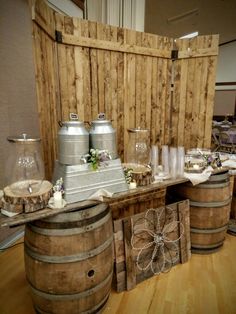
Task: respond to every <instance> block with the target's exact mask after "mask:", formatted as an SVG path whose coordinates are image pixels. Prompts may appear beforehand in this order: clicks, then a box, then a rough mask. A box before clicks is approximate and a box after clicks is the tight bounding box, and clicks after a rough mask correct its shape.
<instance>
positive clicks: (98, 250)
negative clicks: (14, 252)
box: [25, 204, 113, 314]
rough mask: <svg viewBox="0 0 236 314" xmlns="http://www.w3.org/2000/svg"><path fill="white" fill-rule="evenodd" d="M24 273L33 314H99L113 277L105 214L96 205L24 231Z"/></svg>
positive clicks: (108, 219) (109, 229) (109, 230)
mask: <svg viewBox="0 0 236 314" xmlns="http://www.w3.org/2000/svg"><path fill="white" fill-rule="evenodd" d="M25 271H26V277H27V280H28V282H29V284H30V288H31V294H32V298H33V303H34V307H35V309H36V311H37V313H43V314H45V313H55V314H64V313H66V314H68V313H70V314H74V313H97V312H98V311H100V310H101V309H102V308H103V307H104V306H105V304H106V302H107V299H108V297H109V294H110V290H111V282H112V274H113V229H112V220H111V214H110V211H109V208H108V206H107V205H106V204H99V205H96V206H93V207H90V208H86V209H83V210H76V209H75V210H74V211H72V212H68V213H62V214H59V215H57V216H54V217H50V218H46V219H42V220H37V221H34V222H31V223H28V224H27V225H26V230H25Z"/></svg>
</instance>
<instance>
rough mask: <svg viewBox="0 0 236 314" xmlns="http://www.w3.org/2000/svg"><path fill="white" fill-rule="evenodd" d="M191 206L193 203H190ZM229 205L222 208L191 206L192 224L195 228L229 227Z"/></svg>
mask: <svg viewBox="0 0 236 314" xmlns="http://www.w3.org/2000/svg"><path fill="white" fill-rule="evenodd" d="M190 204H191V203H190ZM229 208H230V200H228V204H227V205H224V206H220V207H196V206H192V205H191V210H190V224H191V227H193V228H201V229H207V228H210V229H214V228H218V227H219V226H224V225H227V223H228V221H229Z"/></svg>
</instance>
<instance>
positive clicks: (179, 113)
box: [35, 1, 218, 173]
mask: <svg viewBox="0 0 236 314" xmlns="http://www.w3.org/2000/svg"><path fill="white" fill-rule="evenodd" d="M36 2H37V3H38V1H36ZM39 3H40V1H39ZM48 10H49V11H50V10H51V9H48ZM38 11H40V10H38ZM40 12H41V13H40V14H42V17H41V19H42V18H43V19H45V17H46V16H47V15H48V14H49V16H50V17H53V18H54V17H55V28H56V29H57V30H58V31H61V32H62V33H64V34H67V35H69V34H70V35H72V36H75V38H76V37H77V38H78V37H80V36H82V37H83V38H92V39H95V40H96V39H102V40H104V41H108V42H109V43H111V42H114V43H117V42H118V43H122V44H130V45H135V46H137V47H139V46H140V47H143V48H146V47H150V48H152V49H153V48H154V49H158V50H159V51H162V50H163V51H167V50H169V51H171V50H172V49H173V39H169V38H167V37H161V36H157V35H151V34H145V33H141V32H135V31H132V30H126V29H122V28H117V27H114V26H108V25H104V24H100V23H96V22H90V21H85V20H80V19H77V18H71V17H64V16H62V15H60V14H57V13H52V12H51V13H49V12H46V11H45V13H44V9H43V8H42V10H41V11H40ZM43 14H45V16H43ZM45 20H46V19H45ZM35 22H36V23H37V20H36V19H35ZM39 22H40V21H39ZM52 24H53V25H54V23H52ZM41 27H42V26H41ZM50 27H53V26H52V25H50ZM38 32H39V33H40V36H43V35H41V32H44V33H45V32H47V27H45V28H43V29H39V30H38ZM48 37H50V38H51V37H52V36H51V35H50V34H49V36H48ZM176 44H177V49H179V50H180V51H185V54H182V55H187V54H186V48H190V49H192V50H193V51H194V50H196V49H199V51H201V49H203V51H206V50H204V49H205V48H211V49H210V50H211V51H215V50H216V48H217V45H218V38H217V36H216V35H213V36H200V37H198V38H194V39H191V40H189V39H182V40H177V42H176ZM35 45H37V43H35ZM45 45H46V46H47V45H50V42H49V41H48V40H46V41H45ZM54 45H55V46H56V47H57V56H56V55H55V57H52V55H51V51H53V50H51V49H49V48H47V47H46V46H45V47H42V46H40V45H38V50H39V51H38V54H37V56H36V64H37V63H38V66H37V67H38V69H39V64H42V60H41V61H40V58H42V57H41V54H43V52H44V51H43V49H45V51H46V54H47V55H48V56H49V57H48V59H49V60H50V59H51V61H53V60H54V61H55V60H58V61H57V62H56V63H57V65H56V66H55V67H57V68H58V70H55V69H54V73H53V71H52V68H53V66H52V65H50V64H48V65H47V64H46V63H43V64H42V70H41V71H42V73H41V76H40V79H41V80H42V82H38V83H37V84H38V86H37V90H39V89H41V92H39V95H40V93H41V97H42V99H44V100H45V103H47V105H46V107H47V108H48V109H49V111H48V110H47V109H45V107H43V105H42V101H41V104H40V100H39V113H40V120H41V134H42V138H43V143H44V144H43V145H44V155H45V163H46V168H47V169H49V170H47V171H49V173H51V172H52V168H53V163H54V160H55V155H56V150H57V146H56V143H55V141H56V137H57V136H56V133H57V120H68V118H69V113H70V112H72V111H75V112H77V113H78V114H79V118H80V120H84V121H91V120H93V119H95V118H96V116H97V113H98V112H105V113H106V115H107V118H108V119H111V120H113V122H112V123H113V126H114V128H115V129H116V131H117V139H118V142H117V147H118V154H119V156H120V157H121V159H122V160H124V159H125V153H126V151H127V147H128V141H129V139H128V133H127V128H129V127H138V126H140V127H143V128H148V129H149V130H150V144H157V145H159V146H161V145H163V144H168V145H170V144H172V145H176V146H177V145H184V146H185V148H189V147H195V146H198V145H200V146H203V147H209V146H210V140H211V123H209V121H210V120H211V118H212V111H213V98H214V79H215V68H216V56H215V55H214V56H209V55H208V56H205V55H204V56H198V57H197V58H196V57H189V58H185V59H182V60H177V61H174V72H175V75H174V98H173V102H172V103H171V97H170V88H171V74H172V64H173V61H172V60H170V59H165V58H160V57H156V56H155V57H154V56H153V55H151V56H148V55H138V54H137V53H134V54H133V53H130V52H120V51H119V52H118V51H115V50H112V51H108V50H102V49H101V48H89V47H81V46H75V45H64V44H63V45H62V44H60V43H55V44H54ZM52 49H54V48H52ZM37 60H38V61H37ZM51 61H50V63H51V64H54V65H55V62H51ZM43 62H44V61H43ZM203 69H204V71H203V72H202V70H203ZM43 72H45V73H43ZM46 72H48V73H46ZM57 72H58V78H56V73H57ZM202 74H203V75H202ZM53 79H55V80H57V81H58V83H55V82H54V83H53V84H50V83H49V84H47V85H46V83H45V82H47V83H48V81H50V80H53ZM57 85H59V86H57ZM58 89H59V90H58ZM45 93H46V94H48V95H49V97H48V98H47V99H46V97H44V95H45ZM58 95H59V96H58ZM38 99H39V97H38ZM48 99H50V100H49V102H50V103H52V105H51V107H49V103H48V102H47V101H48ZM58 101H60V103H58ZM55 102H56V104H55ZM48 112H50V116H53V117H51V118H49V117H47V115H48ZM46 123H47V124H50V125H52V131H51V130H50V131H49V132H47V133H46V132H45V124H46ZM49 147H50V148H49Z"/></svg>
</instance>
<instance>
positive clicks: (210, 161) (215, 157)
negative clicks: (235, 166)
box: [199, 150, 222, 168]
mask: <svg viewBox="0 0 236 314" xmlns="http://www.w3.org/2000/svg"><path fill="white" fill-rule="evenodd" d="M199 153H200V154H201V155H202V157H203V158H204V160H205V162H206V165H207V166H211V167H212V168H220V167H222V163H221V160H220V154H219V153H218V152H215V153H213V154H203V153H202V152H201V150H199Z"/></svg>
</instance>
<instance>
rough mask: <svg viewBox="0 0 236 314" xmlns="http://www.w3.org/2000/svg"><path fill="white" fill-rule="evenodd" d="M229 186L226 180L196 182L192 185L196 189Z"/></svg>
mask: <svg viewBox="0 0 236 314" xmlns="http://www.w3.org/2000/svg"><path fill="white" fill-rule="evenodd" d="M228 186H229V181H227V182H221V183H211V184H204V183H201V184H198V185H196V186H194V188H197V189H201V188H202V189H217V188H224V187H228Z"/></svg>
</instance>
